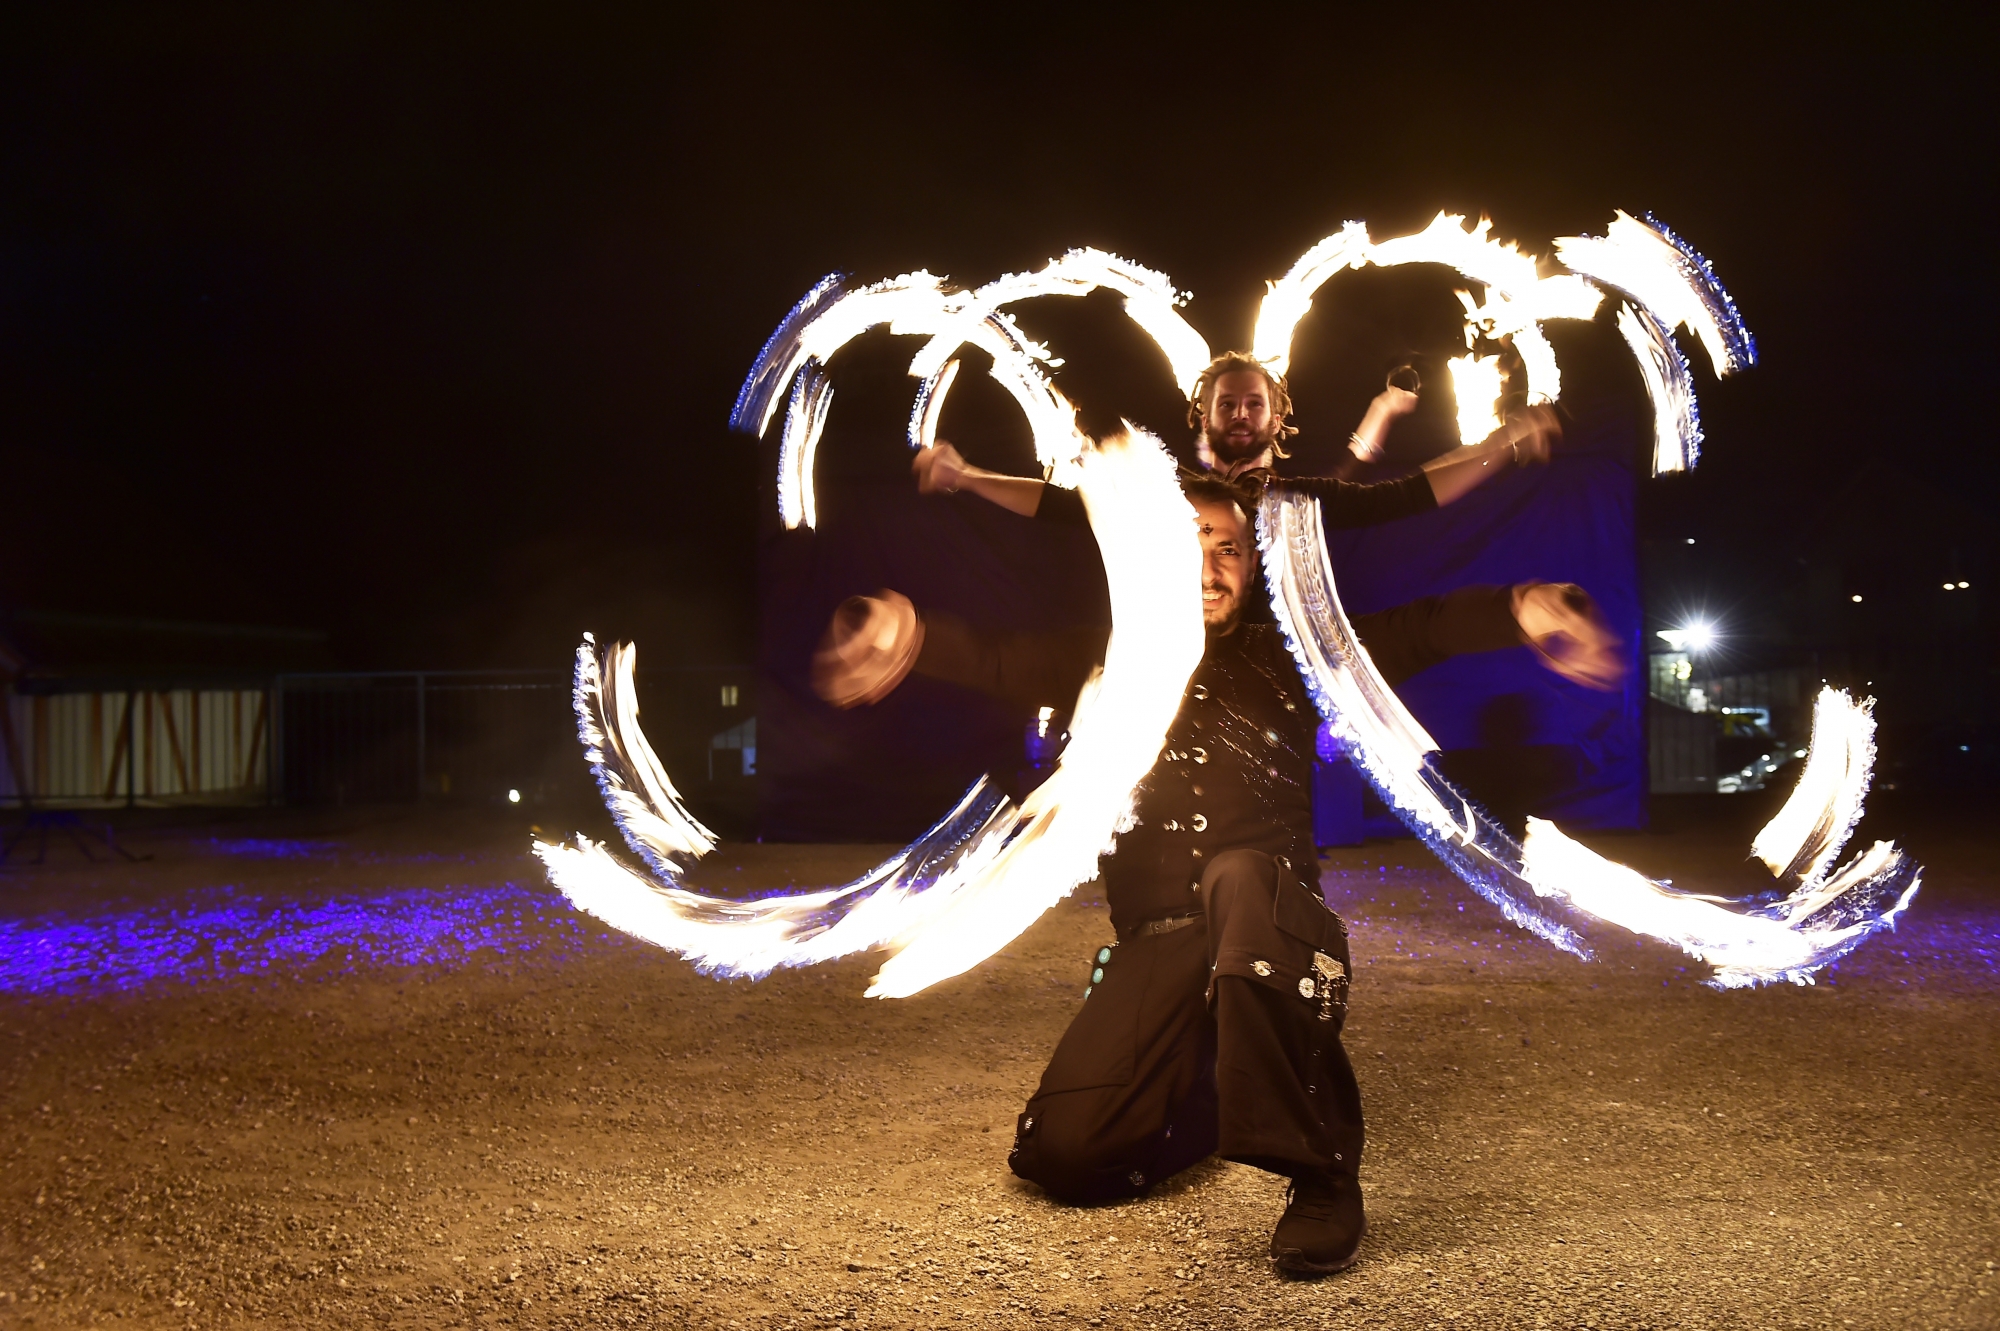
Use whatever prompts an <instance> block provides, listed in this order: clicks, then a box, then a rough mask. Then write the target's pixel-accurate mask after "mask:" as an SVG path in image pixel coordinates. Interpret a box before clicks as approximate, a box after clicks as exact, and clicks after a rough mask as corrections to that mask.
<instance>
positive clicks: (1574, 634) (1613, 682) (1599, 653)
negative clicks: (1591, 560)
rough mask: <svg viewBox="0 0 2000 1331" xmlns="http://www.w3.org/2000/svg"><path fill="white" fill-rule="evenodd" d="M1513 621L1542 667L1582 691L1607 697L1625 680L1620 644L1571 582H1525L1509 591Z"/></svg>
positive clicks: (1619, 640) (1583, 595) (1616, 636)
mask: <svg viewBox="0 0 2000 1331" xmlns="http://www.w3.org/2000/svg"><path fill="white" fill-rule="evenodd" d="M1514 622H1515V623H1516V624H1519V625H1520V626H1521V636H1522V637H1524V638H1526V639H1527V640H1528V645H1529V646H1530V647H1532V648H1534V651H1535V655H1536V656H1539V657H1540V658H1541V659H1542V664H1543V665H1545V666H1547V667H1548V668H1549V669H1551V670H1553V671H1555V672H1556V673H1557V674H1558V675H1561V676H1562V677H1563V678H1564V679H1567V680H1570V681H1572V682H1574V683H1577V684H1581V685H1583V686H1584V687H1585V688H1590V689H1598V690H1600V691H1603V692H1609V691H1611V690H1612V689H1615V688H1617V687H1618V685H1619V683H1620V682H1621V681H1622V680H1623V679H1624V678H1625V659H1624V657H1623V655H1621V653H1620V651H1619V649H1620V648H1621V647H1622V646H1623V645H1624V644H1623V642H1622V640H1621V639H1620V638H1619V637H1618V635H1617V634H1616V633H1613V632H1612V631H1611V626H1610V625H1609V624H1606V623H1605V622H1604V616H1603V615H1601V614H1599V613H1598V610H1597V603H1596V602H1595V601H1593V600H1591V599H1590V593H1589V592H1586V591H1585V590H1584V589H1583V588H1581V587H1579V586H1577V585H1576V584H1575V583H1573V582H1531V583H1527V584H1525V585H1523V586H1519V587H1516V588H1515V589H1514Z"/></svg>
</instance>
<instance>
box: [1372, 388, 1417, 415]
mask: <svg viewBox="0 0 2000 1331" xmlns="http://www.w3.org/2000/svg"><path fill="white" fill-rule="evenodd" d="M1419 400H1420V399H1419V398H1418V397H1417V395H1416V394H1415V393H1412V392H1410V391H1409V390H1408V389H1407V388H1398V387H1396V386H1395V385H1394V384H1390V385H1389V386H1388V387H1387V388H1384V389H1383V390H1382V391H1381V392H1379V393H1377V394H1376V395H1375V400H1374V401H1372V402H1370V403H1369V404H1368V406H1369V409H1370V410H1371V411H1375V412H1379V413H1380V414H1381V415H1383V416H1384V417H1387V418H1388V419H1390V420H1394V419H1395V418H1396V417H1398V416H1407V415H1409V414H1410V413H1411V412H1413V411H1415V410H1416V409H1417V403H1418V401H1419Z"/></svg>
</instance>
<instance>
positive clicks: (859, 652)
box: [812, 591, 924, 708]
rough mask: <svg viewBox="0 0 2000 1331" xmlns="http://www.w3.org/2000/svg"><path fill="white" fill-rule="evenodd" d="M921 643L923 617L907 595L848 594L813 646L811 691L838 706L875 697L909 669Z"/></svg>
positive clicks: (885, 693) (877, 699)
mask: <svg viewBox="0 0 2000 1331" xmlns="http://www.w3.org/2000/svg"><path fill="white" fill-rule="evenodd" d="M923 645H924V621H923V620H922V619H921V618H919V617H918V615H917V608H916V607H915V606H914V605H912V604H910V598H909V597H907V596H904V595H903V594H902V593H901V592H892V591H884V592H881V593H879V594H878V595H875V596H850V597H849V598H848V599H847V600H845V601H842V602H841V603H840V605H839V607H838V608H837V609H835V610H834V612H833V621H832V622H831V623H830V624H828V625H827V628H826V633H825V634H824V635H823V636H822V637H821V638H820V640H819V647H818V649H817V650H815V651H814V652H813V660H812V686H813V692H814V693H817V694H818V695H819V696H820V697H822V698H824V699H826V700H827V701H828V702H830V703H832V704H833V705H834V706H835V707H840V708H847V707H859V706H860V705H862V704H863V703H876V702H880V701H881V700H882V699H884V698H886V697H888V696H889V694H890V693H891V692H892V691H893V690H894V689H895V687H896V686H897V685H898V684H901V683H902V682H903V679H904V677H905V676H907V675H908V674H909V673H910V668H911V667H912V666H914V665H915V664H916V662H917V653H918V652H919V651H920V650H922V648H923Z"/></svg>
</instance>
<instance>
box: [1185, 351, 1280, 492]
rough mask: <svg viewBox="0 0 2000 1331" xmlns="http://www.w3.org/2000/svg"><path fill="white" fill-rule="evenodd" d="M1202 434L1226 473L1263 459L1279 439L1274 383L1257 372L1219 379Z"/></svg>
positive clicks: (1238, 372) (1211, 392) (1233, 372)
mask: <svg viewBox="0 0 2000 1331" xmlns="http://www.w3.org/2000/svg"><path fill="white" fill-rule="evenodd" d="M1201 432H1202V435H1203V436H1204V437H1205V438H1206V439H1207V440H1208V451H1209V452H1210V453H1211V454H1213V455H1214V457H1215V463H1216V465H1217V466H1218V467H1221V468H1225V469H1226V468H1229V467H1233V466H1235V465H1236V464H1238V463H1242V462H1250V461H1253V460H1255V459H1256V458H1258V457H1260V456H1262V454H1263V452H1264V450H1265V449H1267V448H1269V447H1270V446H1271V445H1272V444H1274V443H1276V442H1277V438H1278V421H1277V418H1276V417H1274V416H1272V414H1271V383H1270V381H1269V380H1268V379H1266V378H1265V377H1264V376H1263V374H1262V373H1261V372H1260V371H1257V370H1231V371H1230V372H1229V373H1228V374H1225V375H1221V376H1219V377H1218V378H1217V379H1216V381H1215V383H1214V385H1213V386H1212V387H1211V388H1210V389H1209V393H1208V413H1207V414H1206V415H1205V416H1203V417H1202V422H1201Z"/></svg>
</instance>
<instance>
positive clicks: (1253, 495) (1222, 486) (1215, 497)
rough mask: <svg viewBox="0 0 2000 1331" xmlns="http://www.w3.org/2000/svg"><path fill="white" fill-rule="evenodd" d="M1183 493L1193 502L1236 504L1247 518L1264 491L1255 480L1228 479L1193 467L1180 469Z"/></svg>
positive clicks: (1254, 509)
mask: <svg viewBox="0 0 2000 1331" xmlns="http://www.w3.org/2000/svg"><path fill="white" fill-rule="evenodd" d="M1178 476H1179V479H1180V483H1181V493H1182V494H1183V495H1185V496H1187V498H1188V500H1189V501H1190V502H1191V503H1209V504H1234V505H1236V507H1237V508H1239V509H1241V510H1243V515H1244V516H1245V517H1246V518H1247V517H1249V516H1251V515H1252V514H1254V513H1256V511H1257V501H1258V500H1260V499H1261V498H1263V491H1262V488H1261V487H1260V486H1258V485H1257V484H1256V483H1255V482H1254V481H1243V480H1238V479H1234V478H1231V479H1227V480H1225V479H1224V478H1223V477H1221V476H1219V475H1217V474H1216V473H1215V472H1212V471H1196V470H1194V469H1193V468H1191V467H1181V468H1179V469H1178Z"/></svg>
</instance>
